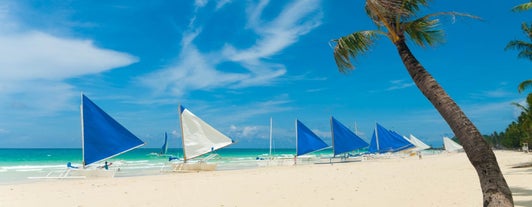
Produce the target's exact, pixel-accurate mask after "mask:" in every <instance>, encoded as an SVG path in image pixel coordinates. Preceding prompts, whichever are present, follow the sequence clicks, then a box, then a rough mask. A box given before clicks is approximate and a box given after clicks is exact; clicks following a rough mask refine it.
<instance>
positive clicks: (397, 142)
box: [369, 123, 415, 153]
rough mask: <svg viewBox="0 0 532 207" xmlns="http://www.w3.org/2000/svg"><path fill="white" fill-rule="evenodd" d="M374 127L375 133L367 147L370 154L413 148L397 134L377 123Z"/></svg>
mask: <svg viewBox="0 0 532 207" xmlns="http://www.w3.org/2000/svg"><path fill="white" fill-rule="evenodd" d="M375 125H376V126H375V131H374V132H373V136H372V137H371V143H370V145H369V152H370V153H386V152H398V151H402V150H405V149H409V148H412V147H415V146H414V144H412V143H410V142H409V141H408V140H406V139H405V138H403V136H401V135H399V134H398V133H397V132H394V131H391V130H388V129H386V128H384V127H383V126H381V125H380V124H378V123H375Z"/></svg>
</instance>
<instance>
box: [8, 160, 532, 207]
mask: <svg viewBox="0 0 532 207" xmlns="http://www.w3.org/2000/svg"><path fill="white" fill-rule="evenodd" d="M495 154H496V156H497V160H498V162H499V166H500V168H501V170H502V172H503V174H504V176H505V179H506V181H507V182H508V184H509V186H510V188H511V190H512V192H513V196H514V202H515V206H532V186H531V185H530V184H529V183H530V180H532V168H512V167H513V166H516V165H519V164H524V163H529V162H531V161H532V153H528V154H526V153H523V152H513V151H495ZM106 198H108V199H106ZM110 202H111V203H114V204H117V205H119V206H155V205H158V206H342V205H343V206H353V205H359V206H482V193H481V190H480V184H479V181H478V176H477V174H476V172H475V170H474V168H473V166H472V165H471V164H470V163H469V161H468V159H467V156H466V155H465V153H454V154H439V155H428V156H424V157H423V159H418V158H417V157H405V158H398V157H397V158H389V159H370V160H364V161H362V162H349V163H334V164H332V165H330V164H320V165H296V166H270V167H259V168H253V169H240V170H224V171H213V172H199V173H169V174H162V175H146V176H133V177H117V178H98V179H82V180H49V181H42V182H34V183H22V184H7V185H0V203H2V204H3V205H6V206H35V205H43V204H44V205H45V206H47V205H53V206H101V205H104V206H105V205H106V204H110Z"/></svg>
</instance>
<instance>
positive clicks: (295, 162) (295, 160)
mask: <svg viewBox="0 0 532 207" xmlns="http://www.w3.org/2000/svg"><path fill="white" fill-rule="evenodd" d="M295 124H296V156H295V157H294V165H295V164H297V153H298V149H297V145H298V142H297V138H298V137H297V119H296V122H295Z"/></svg>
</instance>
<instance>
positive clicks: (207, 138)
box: [174, 106, 234, 171]
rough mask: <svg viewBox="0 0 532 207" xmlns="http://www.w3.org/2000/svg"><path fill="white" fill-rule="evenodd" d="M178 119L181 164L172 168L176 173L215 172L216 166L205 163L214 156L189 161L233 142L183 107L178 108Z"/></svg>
mask: <svg viewBox="0 0 532 207" xmlns="http://www.w3.org/2000/svg"><path fill="white" fill-rule="evenodd" d="M179 119H180V123H181V133H182V141H183V163H179V164H178V165H176V166H175V167H174V170H177V171H187V170H190V171H203V170H207V171H208V170H215V169H216V164H214V163H206V161H208V159H210V158H213V157H214V156H216V155H215V154H211V155H210V156H208V157H206V158H204V159H203V160H201V161H198V162H194V163H191V162H190V161H191V159H194V158H196V157H199V156H202V155H205V154H208V153H211V152H214V151H216V150H218V149H221V148H223V147H227V146H229V145H231V144H233V143H234V141H233V140H232V139H231V138H229V137H227V136H226V135H224V134H222V133H221V132H220V131H218V130H216V129H215V128H213V127H212V126H211V125H209V124H207V123H206V122H205V121H203V120H202V119H200V118H199V117H197V116H196V115H194V114H193V113H192V112H191V111H189V110H188V109H187V108H185V107H183V106H179Z"/></svg>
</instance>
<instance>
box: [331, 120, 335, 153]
mask: <svg viewBox="0 0 532 207" xmlns="http://www.w3.org/2000/svg"><path fill="white" fill-rule="evenodd" d="M331 138H332V146H333V157H334V155H336V151H335V150H336V149H335V148H334V126H333V117H332V116H331Z"/></svg>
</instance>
